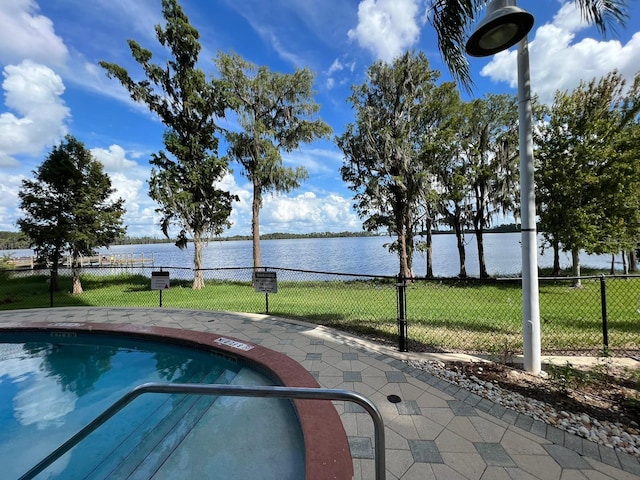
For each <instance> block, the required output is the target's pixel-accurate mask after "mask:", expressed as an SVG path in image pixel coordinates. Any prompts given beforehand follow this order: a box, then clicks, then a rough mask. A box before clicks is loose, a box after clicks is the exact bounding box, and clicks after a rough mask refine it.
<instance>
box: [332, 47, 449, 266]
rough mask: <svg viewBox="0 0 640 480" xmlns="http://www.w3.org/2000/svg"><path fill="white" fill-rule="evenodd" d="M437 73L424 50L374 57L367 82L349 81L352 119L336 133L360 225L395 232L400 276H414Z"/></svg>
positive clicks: (342, 169) (344, 177)
mask: <svg viewBox="0 0 640 480" xmlns="http://www.w3.org/2000/svg"><path fill="white" fill-rule="evenodd" d="M438 75H439V74H438V73H437V72H435V71H433V70H431V69H430V67H429V62H428V61H427V58H426V57H425V56H424V54H423V53H419V54H417V55H414V54H413V53H411V52H407V53H406V54H404V55H403V56H401V57H398V58H397V59H396V60H395V61H394V62H393V63H392V64H388V63H385V62H382V61H378V62H376V63H374V64H373V65H372V66H371V67H369V69H368V71H367V80H366V82H365V83H363V84H362V85H357V86H353V87H352V92H353V93H352V95H351V96H350V97H349V101H350V102H351V104H352V105H353V107H354V108H355V110H356V121H355V123H352V124H349V125H347V127H346V130H345V132H344V133H343V134H342V135H341V136H339V137H337V138H336V143H337V145H338V147H339V148H340V149H341V150H342V152H343V153H344V156H345V161H344V164H343V166H342V168H341V174H342V178H343V180H344V181H345V182H347V183H348V184H349V188H350V189H351V190H353V191H355V192H356V195H355V197H354V199H355V200H356V204H355V208H356V210H357V211H358V214H359V215H360V217H361V218H363V219H364V223H363V227H364V229H365V230H368V231H376V230H378V229H380V228H385V229H387V231H388V232H389V234H390V235H393V236H395V237H396V239H397V244H396V245H395V246H394V248H395V249H396V250H397V252H398V257H399V264H400V270H399V274H400V275H401V276H403V277H412V276H413V271H412V255H413V247H414V245H413V238H414V235H415V233H416V230H417V229H418V228H419V227H420V225H421V219H420V218H417V216H416V212H418V211H419V204H420V202H421V201H422V200H423V198H424V197H423V194H424V192H425V190H426V187H425V186H426V185H427V184H429V183H430V181H431V178H432V177H431V175H430V172H429V171H428V170H427V169H426V168H424V163H423V162H421V161H419V160H420V158H419V157H420V152H421V135H422V134H423V128H424V127H425V126H426V125H428V124H429V121H428V118H427V115H428V112H429V108H428V105H429V101H430V100H431V98H432V96H433V95H434V89H435V88H436V84H435V81H436V79H437V77H438Z"/></svg>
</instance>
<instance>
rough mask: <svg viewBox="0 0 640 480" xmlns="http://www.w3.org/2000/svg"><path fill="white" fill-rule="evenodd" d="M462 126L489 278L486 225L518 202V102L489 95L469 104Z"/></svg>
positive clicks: (483, 269)
mask: <svg viewBox="0 0 640 480" xmlns="http://www.w3.org/2000/svg"><path fill="white" fill-rule="evenodd" d="M467 107H468V108H467V113H466V115H465V117H466V122H465V125H464V126H463V129H462V135H463V136H464V138H463V144H464V146H465V149H464V150H465V155H464V158H465V160H466V161H467V162H468V168H467V169H466V175H467V179H468V184H469V185H470V187H471V189H472V193H471V195H472V213H471V221H472V223H473V228H474V231H475V237H476V244H477V247H478V262H479V265H478V266H479V272H480V278H487V277H488V276H489V274H488V272H487V265H486V262H485V258H484V242H483V234H484V229H485V228H487V227H490V226H491V221H492V219H493V218H494V216H495V214H496V213H499V212H505V211H507V210H509V209H511V208H512V206H513V205H514V203H515V202H514V199H515V192H516V183H517V182H516V171H517V168H516V161H517V159H518V126H517V121H516V119H517V117H518V115H517V103H516V99H515V97H513V96H512V95H487V96H486V97H485V98H483V99H477V100H473V101H471V102H470V103H468V104H467Z"/></svg>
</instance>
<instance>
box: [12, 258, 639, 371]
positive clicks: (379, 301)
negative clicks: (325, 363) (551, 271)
mask: <svg viewBox="0 0 640 480" xmlns="http://www.w3.org/2000/svg"><path fill="white" fill-rule="evenodd" d="M160 270H162V271H164V272H169V279H170V280H169V282H170V285H168V287H169V288H167V289H165V290H164V291H163V290H160V291H156V290H153V289H152V284H151V278H152V273H153V272H158V271H160ZM253 271H254V270H253V268H252V267H225V268H215V269H204V270H201V271H200V273H201V274H202V276H203V277H204V280H205V287H204V288H203V289H199V290H195V289H192V282H193V279H194V277H195V275H196V272H195V271H194V270H193V269H191V268H184V267H173V266H167V267H154V268H150V267H142V266H140V267H124V266H117V267H88V268H83V269H82V275H81V279H82V285H83V289H84V292H83V293H82V294H81V295H71V294H70V293H69V291H70V289H71V277H70V276H71V271H70V270H67V269H61V270H60V271H59V276H60V277H59V280H60V290H59V291H57V292H50V291H49V286H50V283H49V278H50V272H49V270H24V271H20V270H5V271H0V309H3V310H6V309H17V308H37V307H50V306H73V305H80V306H86V305H98V306H112V307H130V306H136V307H158V306H159V305H160V304H162V306H164V307H169V308H194V309H206V310H221V311H237V312H248V313H269V314H272V315H277V316H282V317H289V318H298V319H303V320H307V321H310V322H315V323H318V324H323V325H327V326H331V327H335V328H339V329H342V330H346V331H351V332H355V333H358V334H361V335H367V336H370V337H375V338H376V339H377V340H380V341H384V342H387V343H389V344H393V345H397V346H398V348H399V349H400V350H413V351H416V350H423V351H443V352H452V351H463V352H473V353H483V354H488V355H491V356H494V357H497V358H499V359H504V360H508V358H509V357H510V356H512V355H515V354H518V353H521V352H522V320H521V318H522V287H521V281H520V279H518V278H507V279H486V280H485V279H478V278H468V279H460V278H438V279H425V278H412V279H402V278H397V277H390V276H373V275H359V274H352V273H337V272H326V271H309V270H296V269H290V268H279V267H263V268H262V269H261V271H270V272H275V274H276V275H277V293H269V292H256V290H255V288H254V284H253V282H252V279H253ZM575 280H576V279H575V278H568V277H553V278H549V277H541V278H540V280H539V284H540V323H541V343H542V349H543V351H544V352H545V353H559V352H562V353H569V354H570V353H580V352H582V353H584V352H590V353H597V352H602V351H603V350H606V351H608V352H610V353H615V354H623V355H624V354H628V355H637V354H640V276H638V275H627V276H620V275H611V276H609V275H607V276H604V275H601V276H590V277H581V278H580V282H581V286H580V287H579V288H576V287H575V286H574V283H575Z"/></svg>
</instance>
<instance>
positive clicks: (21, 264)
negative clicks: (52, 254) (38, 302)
mask: <svg viewBox="0 0 640 480" xmlns="http://www.w3.org/2000/svg"><path fill="white" fill-rule="evenodd" d="M36 258H37V257H36V256H35V255H31V256H28V257H14V258H10V259H9V260H8V261H7V265H10V266H12V267H14V268H16V269H31V270H33V269H34V268H37V267H38V264H37V263H36ZM79 260H80V266H81V267H153V263H154V257H153V254H151V255H145V254H144V253H108V254H100V255H89V256H84V255H81V256H80V257H79ZM59 266H61V267H68V268H71V255H66V256H65V257H63V259H62V261H61V262H60V265H59Z"/></svg>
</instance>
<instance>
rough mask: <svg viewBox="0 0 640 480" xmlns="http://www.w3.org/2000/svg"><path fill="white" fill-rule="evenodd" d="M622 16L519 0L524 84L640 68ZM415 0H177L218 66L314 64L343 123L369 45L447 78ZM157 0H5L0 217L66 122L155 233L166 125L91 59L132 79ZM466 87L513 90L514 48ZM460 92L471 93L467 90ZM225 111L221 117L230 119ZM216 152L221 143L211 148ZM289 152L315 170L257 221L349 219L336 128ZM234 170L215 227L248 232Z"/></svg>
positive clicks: (549, 96)
mask: <svg viewBox="0 0 640 480" xmlns="http://www.w3.org/2000/svg"><path fill="white" fill-rule="evenodd" d="M629 3H630V4H631V16H630V18H629V20H628V24H627V27H626V29H619V30H618V31H617V32H615V33H610V34H609V36H608V37H607V38H606V39H605V38H602V37H601V36H600V35H599V33H598V32H597V31H596V29H595V28H593V27H590V26H588V25H585V24H583V23H582V21H581V19H580V15H579V13H578V12H576V10H575V8H574V7H573V2H570V3H569V4H566V3H565V2H560V1H557V0H541V1H533V0H529V1H526V2H525V1H521V2H519V5H520V6H521V7H523V8H526V9H528V10H529V11H530V12H531V13H532V14H533V15H534V16H535V19H536V21H535V25H534V28H533V30H532V32H531V33H530V35H529V41H530V56H531V72H532V73H531V77H532V78H531V85H532V90H533V91H534V92H535V93H537V94H538V95H539V96H540V98H541V99H542V100H543V101H545V102H548V103H550V102H551V101H552V100H553V94H554V92H555V91H556V90H567V89H568V90H572V89H573V88H575V86H576V85H577V84H578V82H579V81H580V80H581V79H584V80H590V79H592V78H593V77H598V78H599V77H601V76H603V75H605V74H606V73H608V72H609V71H611V70H613V69H618V70H619V71H620V72H621V73H622V74H623V75H624V76H625V77H626V78H628V79H631V78H632V77H633V75H634V74H635V73H636V72H637V71H638V70H640V6H639V5H638V2H634V1H631V2H629ZM429 4H430V1H429V0H427V1H424V0H360V1H357V0H346V1H345V0H323V1H317V0H270V1H265V0H182V1H181V5H182V6H183V9H184V11H185V13H186V14H187V15H188V16H189V18H190V21H191V23H192V24H193V25H194V26H195V27H196V28H197V29H198V30H199V32H200V35H201V43H202V46H203V51H202V54H201V57H200V66H201V68H202V69H203V70H204V71H205V72H206V73H208V74H211V75H213V74H215V67H214V64H213V61H212V58H213V57H215V56H216V54H217V52H218V51H223V52H227V53H228V52H230V51H234V52H236V53H238V54H240V55H241V56H242V57H244V58H245V59H247V60H249V61H251V62H254V63H256V64H259V65H267V66H269V67H270V68H271V69H272V70H274V71H278V72H292V71H293V69H294V68H296V67H309V68H310V69H311V70H312V71H314V72H315V74H316V84H315V90H316V92H317V94H316V97H315V98H316V101H317V102H318V103H319V104H320V105H321V110H320V116H321V118H322V119H323V120H324V121H326V122H327V123H328V124H330V125H331V127H332V128H333V130H334V134H340V133H341V132H342V131H343V130H344V127H345V125H346V124H347V123H349V122H352V121H353V112H352V110H351V108H350V106H349V104H348V103H347V102H346V98H347V97H348V96H349V94H350V87H351V85H353V84H359V83H362V82H363V80H364V74H365V71H366V69H367V67H369V66H370V65H371V63H372V62H373V61H375V60H377V59H383V60H386V61H390V60H392V59H393V58H394V57H395V56H397V55H399V54H402V53H403V52H404V51H406V50H409V49H415V50H422V51H424V53H425V54H426V56H427V58H428V59H429V61H430V63H431V66H432V68H433V69H435V70H440V71H441V72H442V76H441V79H442V80H445V81H446V80H450V78H451V77H450V75H449V74H448V72H447V69H446V67H445V65H444V63H443V62H442V59H441V56H440V53H439V52H438V50H437V44H436V40H435V35H434V33H433V29H432V27H431V26H430V24H429V23H428V22H427V21H426V18H427V17H426V16H427V15H428V5H429ZM162 20H163V19H162V16H161V12H160V0H136V1H131V0H91V1H87V0H2V1H0V69H1V70H2V73H3V77H2V79H1V81H2V94H3V97H2V101H1V102H0V230H11V231H15V230H17V227H16V225H15V222H16V220H17V219H18V218H19V217H20V216H21V213H20V211H19V210H18V208H17V206H18V191H19V189H20V186H21V181H22V179H24V178H30V177H32V173H31V172H32V171H33V170H34V169H36V168H37V167H38V165H40V164H41V163H42V161H43V159H44V158H45V156H46V155H47V153H48V152H49V151H50V150H51V148H52V146H53V145H55V144H57V143H58V142H59V141H60V139H61V138H62V137H63V136H64V135H65V134H67V133H70V134H72V135H74V136H75V137H77V138H78V139H79V140H81V141H82V142H84V143H85V145H86V147H87V148H89V149H91V151H92V152H93V154H94V156H95V157H96V158H97V159H98V160H100V161H101V162H102V163H103V164H104V167H105V171H106V172H107V173H108V174H109V175H110V177H111V179H112V182H113V185H114V187H115V188H116V189H117V195H118V196H121V197H123V198H124V199H125V201H126V205H125V207H126V209H127V214H126V216H125V223H126V224H127V226H128V233H129V235H132V236H140V235H151V236H158V237H160V236H162V233H161V232H160V229H159V227H158V216H157V214H156V213H155V212H154V210H155V208H156V205H155V204H154V202H153V201H152V200H151V199H149V197H148V195H147V190H148V186H147V180H148V178H149V174H150V167H149V163H148V160H149V157H150V154H151V153H152V152H155V151H158V150H159V149H161V148H162V147H163V146H162V132H163V130H164V127H163V125H162V124H161V123H160V122H159V121H158V120H157V118H155V117H154V116H153V115H151V114H150V113H149V112H148V111H147V110H146V109H145V107H143V106H140V105H136V104H135V103H133V102H132V101H131V100H130V99H129V96H128V94H127V92H126V91H125V90H124V89H123V88H122V87H121V86H120V84H119V83H118V82H117V81H116V80H109V79H108V78H106V75H105V74H104V71H103V70H102V69H101V68H100V67H99V66H98V62H99V61H100V60H105V61H108V62H114V63H118V64H120V65H122V66H124V67H125V68H127V69H128V70H129V72H130V74H131V76H132V77H133V78H134V79H141V78H142V76H141V72H140V70H139V69H138V68H137V67H138V66H137V64H135V62H133V60H132V59H131V55H130V51H129V49H128V46H127V43H126V42H127V39H135V40H136V41H138V42H139V43H140V44H141V45H142V46H144V47H146V48H149V49H150V50H152V51H154V52H155V53H156V54H157V55H158V56H159V57H158V58H162V57H161V56H162V51H161V50H159V45H158V43H157V40H156V39H155V31H154V25H156V24H158V23H162ZM470 61H471V68H472V76H473V79H474V82H475V84H476V85H475V88H474V91H473V95H474V96H476V97H480V96H482V95H484V94H485V93H489V92H491V93H504V92H508V93H515V92H516V57H515V48H514V49H512V50H511V51H509V52H503V53H500V54H498V55H496V56H494V57H490V58H486V59H473V58H472V59H471V60H470ZM465 98H469V96H466V95H465ZM233 123H234V122H232V121H231V120H224V119H222V120H221V121H220V125H222V126H224V127H229V128H232V127H233ZM220 153H221V154H223V153H224V151H221V152H220ZM284 161H285V164H286V165H289V166H293V167H295V166H299V165H302V166H305V167H306V168H307V170H308V171H309V176H310V178H309V179H308V180H307V181H306V182H305V183H304V184H303V185H302V187H301V188H300V189H298V190H295V191H293V192H291V193H289V194H286V195H277V196H269V197H267V198H266V199H265V201H264V208H263V210H262V213H261V231H262V233H269V232H299V233H303V232H316V231H344V230H350V231H357V230H360V229H361V221H360V219H359V218H358V217H357V215H356V214H355V213H354V211H353V209H352V203H353V202H352V195H353V192H351V191H350V190H348V189H347V186H346V185H345V184H344V183H343V182H342V180H341V178H340V173H339V170H340V167H341V165H342V162H343V158H342V155H341V153H340V151H339V150H338V149H337V148H336V147H335V145H334V144H333V142H332V141H329V140H327V141H318V142H314V143H313V144H309V145H303V146H302V147H301V148H300V149H299V150H298V151H296V152H293V153H291V154H286V155H284ZM235 170H236V172H235V173H234V174H232V175H229V176H227V177H226V178H225V179H224V181H223V182H222V184H221V186H222V187H223V188H225V189H228V190H230V191H232V192H233V193H235V194H237V195H238V196H239V197H240V202H238V203H236V204H234V210H233V214H232V217H231V221H232V222H233V227H232V228H231V230H229V231H228V232H227V233H225V234H224V235H236V234H238V235H248V234H249V233H250V228H251V227H250V225H251V223H250V222H251V214H250V212H251V204H250V198H251V190H250V187H249V185H248V184H247V182H246V179H245V178H244V177H242V176H241V175H240V173H239V168H238V167H236V168H235Z"/></svg>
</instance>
